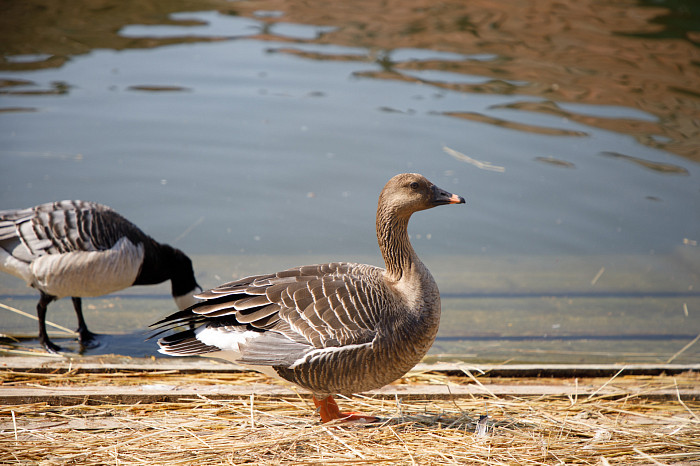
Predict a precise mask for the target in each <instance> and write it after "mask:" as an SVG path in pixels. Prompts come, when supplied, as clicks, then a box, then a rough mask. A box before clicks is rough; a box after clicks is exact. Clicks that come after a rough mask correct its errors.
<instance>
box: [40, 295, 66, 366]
mask: <svg viewBox="0 0 700 466" xmlns="http://www.w3.org/2000/svg"><path fill="white" fill-rule="evenodd" d="M40 293H41V297H40V298H39V303H38V304H37V305H36V315H37V318H38V319H39V343H41V346H43V347H44V349H45V350H46V351H48V352H49V353H54V354H58V353H59V352H60V351H61V347H60V346H58V345H56V344H55V343H52V342H51V340H49V336H48V334H47V333H46V308H47V307H48V306H49V304H50V303H51V302H52V301H54V300H55V299H56V297H55V296H51V295H49V294H46V293H44V292H43V291H41V292H40Z"/></svg>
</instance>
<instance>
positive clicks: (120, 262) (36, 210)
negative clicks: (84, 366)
mask: <svg viewBox="0 0 700 466" xmlns="http://www.w3.org/2000/svg"><path fill="white" fill-rule="evenodd" d="M0 270H2V271H4V272H7V273H9V274H11V275H15V276H16V277H19V278H22V279H24V280H25V281H26V282H27V285H29V286H32V287H34V288H36V289H37V290H39V293H41V297H40V299H39V304H37V307H36V308H37V314H38V317H39V342H40V343H41V345H42V346H43V347H44V348H45V349H46V350H47V351H49V352H52V353H56V352H58V351H60V349H61V348H60V347H59V346H58V345H56V344H54V343H52V342H51V340H49V337H48V336H47V334H46V308H47V307H48V305H49V303H51V302H52V301H54V300H56V299H58V298H62V297H64V296H71V297H72V298H73V307H74V308H75V313H76V315H77V317H78V336H79V339H80V344H81V347H83V348H85V347H89V346H90V345H92V344H93V343H94V338H95V334H93V333H92V332H90V330H88V328H87V325H86V323H85V319H84V318H83V310H82V302H81V299H80V298H81V297H87V296H101V295H105V294H108V293H112V292H114V291H118V290H121V289H124V288H128V287H130V286H132V285H153V284H156V283H161V282H164V281H165V280H170V281H171V283H172V292H173V297H174V298H175V302H176V304H177V305H178V307H179V309H186V308H188V307H189V306H191V305H192V304H194V303H195V302H196V300H195V299H194V298H193V295H194V293H196V292H198V291H201V290H202V289H201V288H200V287H199V285H197V282H196V281H195V278H194V271H193V270H192V261H190V259H189V257H187V256H186V255H185V254H184V253H183V252H182V251H180V250H178V249H175V248H173V247H171V246H168V245H167V244H159V243H157V242H156V241H155V240H154V239H153V238H151V237H150V236H148V235H146V234H145V233H144V232H142V231H141V230H140V229H139V228H138V227H137V226H136V225H134V224H133V223H131V222H129V221H128V220H127V219H125V218H124V217H122V216H121V215H119V214H118V213H117V212H115V211H114V210H112V209H110V208H109V207H107V206H104V205H100V204H97V203H94V202H84V201H59V202H53V203H47V204H41V205H38V206H36V207H31V208H29V209H20V210H4V211H0Z"/></svg>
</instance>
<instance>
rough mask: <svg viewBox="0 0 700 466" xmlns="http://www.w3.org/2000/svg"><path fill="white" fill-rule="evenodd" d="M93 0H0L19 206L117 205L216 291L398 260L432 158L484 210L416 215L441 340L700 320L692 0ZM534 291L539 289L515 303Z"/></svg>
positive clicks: (5, 146)
mask: <svg viewBox="0 0 700 466" xmlns="http://www.w3.org/2000/svg"><path fill="white" fill-rule="evenodd" d="M100 5H101V6H100V8H94V4H93V2H91V1H90V0H82V1H76V2H49V3H46V2H40V1H39V0H27V1H23V2H9V4H8V5H6V10H5V11H4V14H3V15H2V17H1V18H0V52H1V54H2V61H0V119H2V122H1V123H2V124H1V126H0V154H2V157H3V168H2V170H0V196H1V197H0V209H4V208H12V207H28V206H30V205H34V204H38V203H40V202H46V201H51V200H57V199H62V198H85V199H89V200H97V201H101V202H104V203H106V204H109V205H112V206H113V207H115V208H117V210H119V211H120V212H121V213H123V214H124V215H125V216H127V217H128V218H130V219H131V220H133V221H135V223H137V224H139V225H140V226H142V227H143V228H144V229H145V230H146V231H147V232H148V233H150V234H152V235H153V236H154V237H156V238H157V239H159V240H162V241H164V242H170V243H173V244H175V245H176V246H178V247H180V248H182V249H184V250H185V251H187V252H188V253H190V254H191V255H192V256H193V257H195V265H196V268H197V274H198V280H199V281H200V283H202V284H203V285H204V286H207V287H211V286H215V285H217V284H219V283H220V282H221V281H225V280H228V279H231V278H234V275H236V274H240V273H260V272H265V271H270V270H277V269H278V268H283V267H290V266H295V265H299V264H302V263H311V262H316V261H324V260H342V259H348V260H358V261H359V260H362V261H365V262H370V263H374V264H379V263H380V258H379V257H378V253H377V249H376V240H375V237H374V231H373V229H374V208H375V207H376V196H377V194H378V192H379V190H380V188H381V186H382V185H383V183H384V182H385V181H386V180H387V179H388V178H389V177H390V176H391V175H393V174H395V173H396V172H399V171H420V172H423V173H424V174H426V175H427V176H428V177H429V178H430V179H432V180H433V181H435V182H436V184H438V185H440V186H443V187H444V188H446V189H449V190H451V191H453V192H456V193H459V194H461V195H464V196H465V197H466V198H467V207H466V208H465V209H464V210H463V211H460V212H458V213H455V212H454V211H453V212H433V211H431V212H430V213H426V214H421V215H416V216H415V218H414V219H413V220H412V225H411V234H412V241H413V243H414V246H415V247H416V249H417V250H418V252H419V254H421V256H422V257H424V258H425V261H426V263H427V264H428V265H429V266H430V268H431V270H432V271H433V273H434V275H435V276H436V278H437V280H438V283H439V285H440V287H441V289H442V290H443V292H444V293H445V296H446V299H445V300H444V307H445V322H447V323H446V325H445V326H443V328H442V329H441V340H440V341H439V345H438V346H437V347H436V350H435V351H438V352H440V351H442V352H445V353H453V352H454V351H461V352H462V353H464V354H466V353H470V352H476V353H478V351H472V350H470V349H468V348H467V346H469V345H470V344H472V343H473V342H472V343H470V342H469V335H472V337H473V336H474V335H478V334H479V333H480V332H486V333H489V332H490V333H494V335H496V337H504V338H505V337H508V338H511V340H507V339H506V340H507V341H509V342H510V343H508V345H510V346H508V345H505V346H503V348H505V349H504V350H503V354H504V355H505V354H506V353H507V352H508V350H509V349H510V350H514V348H515V347H514V346H512V344H514V343H513V342H515V341H516V340H517V338H521V337H522V338H535V337H537V338H540V337H541V336H542V335H543V334H545V333H546V334H547V335H550V334H552V333H555V334H557V335H558V336H559V337H561V338H565V337H567V335H568V336H569V337H570V336H572V335H573V336H576V335H578V336H579V337H580V338H579V342H581V341H583V340H586V338H583V337H585V335H588V334H591V335H592V334H601V332H602V333H604V331H606V330H607V329H612V331H611V334H612V335H618V336H620V335H622V334H623V333H624V331H625V330H626V329H629V328H630V327H631V326H634V327H635V335H652V334H653V335H657V332H656V330H658V329H660V328H663V329H664V330H663V331H659V333H660V334H662V336H666V337H668V338H671V337H673V336H675V337H674V338H676V337H677V338H676V340H674V342H673V343H668V342H666V343H668V345H666V346H664V349H663V351H662V350H659V354H664V355H665V354H667V352H668V351H672V348H674V347H675V346H674V345H678V344H680V340H682V339H683V338H686V337H688V335H690V334H692V333H695V334H697V333H700V319H699V318H698V315H699V314H698V313H697V312H696V309H697V296H696V295H694V294H693V293H694V292H695V291H696V290H697V289H698V288H700V258H699V256H698V249H697V241H698V235H699V234H700V210H699V209H698V208H697V206H698V205H700V191H698V186H700V183H698V176H699V170H698V162H700V145H698V140H700V134H699V133H700V129H699V126H698V124H697V115H698V114H700V95H699V94H698V92H697V83H698V82H700V67H698V66H697V64H698V63H700V52H699V48H698V47H697V45H698V29H700V28H699V27H698V26H699V24H700V22H699V21H698V11H697V7H695V6H694V3H693V2H692V1H661V2H646V1H640V2H638V4H637V5H633V4H630V2H623V3H620V4H616V3H610V2H607V3H606V2H597V1H594V0H583V1H580V2H564V3H562V2H555V1H540V2H516V1H510V0H500V1H491V0H488V1H487V0H475V1H470V2H462V1H457V0H452V1H447V2H440V3H438V4H436V3H435V2H429V1H426V0H407V1H405V2H401V3H400V4H394V3H391V4H386V3H383V2H371V1H369V2H360V3H357V2H354V3H343V2H331V3H329V4H325V5H323V6H322V7H321V5H319V4H318V3H317V2H312V3H308V2H301V1H299V0H290V1H287V2H281V3H280V2H270V1H267V0H251V1H247V2H230V1H221V0H175V1H171V2H153V1H140V2H132V1H126V2H116V1H114V0H105V1H103V2H100ZM16 25H21V27H16ZM37 160H39V161H41V163H37ZM628 162H631V163H628ZM670 175H677V176H670ZM207 255H215V256H216V257H217V258H219V262H217V263H215V264H214V263H211V262H210V261H206V260H202V259H201V257H202V256H207ZM251 258H256V259H255V260H263V259H259V258H266V260H269V263H265V264H260V267H259V268H258V267H254V266H252V265H251V264H252V262H251V261H252V260H253V259H251ZM360 258H363V259H360ZM522 258H525V259H522ZM572 258H574V259H572ZM569 260H571V261H572V262H570V263H569V262H568V261H569ZM480 261H486V262H480ZM628 261H632V262H635V263H636V262H641V263H643V266H634V265H632V266H629V265H628ZM564 263H566V265H563V264H564ZM522 264H527V266H522ZM263 265H265V266H269V267H270V269H268V268H263ZM543 267H545V268H546V267H551V270H549V271H548V273H547V274H540V273H539V272H540V271H541V270H542V268H543ZM549 272H551V273H549ZM601 274H602V275H601ZM594 277H595V280H593V278H594ZM12 280H13V279H10V278H7V277H6V276H0V294H4V295H5V296H9V297H18V301H20V302H22V306H23V307H26V306H24V303H25V302H26V303H29V302H30V301H31V300H28V299H25V298H23V297H22V294H23V293H25V294H29V293H30V292H28V291H27V290H24V288H22V287H21V286H20V285H21V284H20V285H18V284H17V282H16V281H12ZM601 287H606V288H605V290H606V292H609V293H610V294H609V295H606V296H602V295H600V294H598V295H596V294H595V293H594V292H596V291H599V290H600V288H601ZM485 290H486V291H487V292H489V293H490V292H494V293H495V295H493V296H491V297H490V301H486V302H480V301H478V300H477V299H476V298H475V297H476V296H479V293H483V292H484V291H485ZM533 290H534V291H533ZM572 290H575V291H576V292H577V293H583V294H575V293H574V294H572V295H571V298H570V299H569V300H567V299H565V298H564V296H566V295H567V293H571V291H572ZM631 290H632V291H635V292H636V291H639V290H642V291H644V292H649V291H650V290H652V291H653V292H654V293H662V292H668V291H673V292H683V293H687V294H686V295H683V296H681V297H679V296H678V295H674V296H673V297H670V296H669V297H666V298H659V296H661V295H658V294H655V295H654V297H655V298H654V299H655V300H651V299H647V298H639V296H637V295H634V296H632V295H630V294H629V293H630V291H631ZM517 291H521V292H525V293H526V294H527V293H528V292H535V293H538V296H540V297H539V298H537V299H530V298H528V297H527V296H529V295H527V296H525V295H523V296H524V297H523V296H521V298H522V302H518V303H516V304H514V302H515V301H516V300H515V299H511V300H508V301H505V302H504V301H502V300H499V296H501V297H502V296H503V295H507V294H508V293H511V295H512V293H513V292H517ZM548 293H549V295H550V296H556V297H557V299H558V300H557V301H556V303H554V304H552V303H551V302H547V301H546V300H545V298H544V296H547V295H548ZM465 295H468V296H471V297H472V298H470V299H462V298H459V299H458V298H457V297H463V296H465ZM496 295H498V296H496ZM583 297H586V299H583ZM657 298H658V299H657ZM32 299H33V298H32ZM165 302H168V301H167V300H164V303H165ZM161 304H162V305H163V306H165V304H163V303H161ZM161 304H159V306H160V305H161ZM121 305H123V307H124V312H138V309H136V308H135V307H134V306H137V304H136V302H135V301H128V300H127V302H126V304H125V303H121ZM140 305H149V306H150V304H144V303H140V304H138V306H140ZM32 307H33V306H32V305H29V306H28V307H26V308H27V309H28V310H29V309H31V308H32ZM166 309H169V308H167V307H164V308H163V309H160V310H159V311H158V312H155V311H153V312H151V314H149V317H153V318H154V320H155V319H157V318H158V317H162V315H163V314H164V313H167V312H168V311H167V310H166ZM601 309H605V310H606V311H607V312H608V313H607V314H605V315H602V314H600V311H601ZM620 309H623V310H624V311H623V312H622V313H620V312H617V311H619V310H620ZM660 310H663V313H661V312H659V311H660ZM662 314H663V322H661V319H662V317H660V316H662ZM59 315H60V314H59ZM630 316H634V317H630ZM70 318H71V316H70V310H67V311H66V319H68V320H67V324H68V325H72V321H71V320H70ZM102 318H103V319H106V318H105V317H104V316H103V317H102ZM594 320H595V326H594V331H593V330H591V332H588V333H586V331H584V327H585V326H586V323H590V322H593V321H594ZM104 322H108V323H109V325H108V327H107V328H112V329H115V333H118V332H120V333H130V332H133V331H136V328H127V329H125V328H122V327H119V322H118V320H116V321H112V320H107V321H104ZM504 322H505V324H504ZM509 323H510V324H512V326H513V327H512V328H511V327H505V328H503V325H508V324H509ZM3 325H4V327H3V328H2V329H0V330H12V328H14V327H12V328H9V327H8V325H9V324H7V323H6V324H3ZM13 325H14V324H13ZM18 325H19V324H18ZM139 325H141V323H140V324H139ZM557 325H558V326H559V327H554V326H557ZM19 328H20V327H17V329H19ZM21 328H22V329H24V327H21ZM681 330H683V331H681ZM23 331H24V330H23ZM452 331H455V332H456V334H455V335H452V336H454V337H455V338H459V339H460V340H459V341H463V342H466V343H464V344H462V343H456V342H455V341H453V340H450V335H449V334H450V332H452ZM595 332H597V333H595ZM30 333H31V332H30ZM560 341H563V340H560ZM567 341H568V340H567ZM653 341H654V342H656V340H653ZM492 343H493V342H489V343H488V345H491V344H492ZM499 344H502V342H501V343H499ZM567 344H568V345H573V343H571V342H568V343H567ZM614 344H615V343H614V342H613V343H610V346H609V348H614ZM639 344H640V345H645V344H646V343H644V342H642V343H639ZM654 344H656V343H654ZM460 345H461V346H460ZM465 345H466V346H465ZM581 345H583V346H586V345H588V346H587V348H588V350H587V351H589V352H588V353H587V354H589V355H590V354H592V352H591V351H592V350H593V347H594V346H595V344H590V343H586V344H584V343H581ZM482 346H483V345H482ZM526 346H527V348H525V347H522V348H520V350H522V354H526V353H527V352H528V351H532V353H531V354H536V355H538V356H537V357H540V356H541V355H542V353H538V350H537V348H533V347H532V345H530V343H528V344H527V345H526ZM681 347H682V344H681ZM625 348H626V350H625V351H627V352H628V354H632V353H634V350H633V349H631V348H629V346H626V347H625ZM499 351H500V350H499ZM547 351H550V352H551V351H554V349H552V348H549V349H547ZM571 351H572V352H575V350H574V349H572V350H571ZM433 354H435V353H433ZM499 354H500V353H499ZM527 354H530V353H527ZM572 354H573V353H572ZM688 354H691V355H694V354H696V353H690V352H689V353H686V356H687V355H688ZM582 357H583V356H582ZM635 357H636V356H635ZM654 357H656V356H654ZM659 357H660V358H662V359H663V356H659ZM504 359H505V358H504Z"/></svg>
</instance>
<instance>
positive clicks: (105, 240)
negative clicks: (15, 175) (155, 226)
mask: <svg viewBox="0 0 700 466" xmlns="http://www.w3.org/2000/svg"><path fill="white" fill-rule="evenodd" d="M124 236H127V237H129V239H130V240H131V241H132V243H134V244H137V242H138V241H139V240H140V239H141V238H142V237H144V236H145V234H144V233H142V232H141V231H140V230H139V229H138V227H136V226H135V225H133V224H132V223H131V222H129V221H128V220H126V219H125V218H124V217H122V216H121V215H119V214H118V213H117V212H115V211H113V210H112V209H111V208H109V207H107V206H104V205H101V204H97V203H94V202H85V201H59V202H52V203H47V204H41V205H38V206H36V207H31V208H28V209H20V210H6V211H0V247H2V248H3V249H4V250H6V251H8V253H10V254H12V256H14V257H15V258H16V259H19V260H22V261H24V262H27V263H28V262H31V261H32V260H33V259H36V258H37V257H41V256H43V255H45V254H60V253H66V252H73V251H102V250H107V249H110V248H111V247H112V246H114V244H115V243H116V242H117V241H119V239H120V238H122V237H124Z"/></svg>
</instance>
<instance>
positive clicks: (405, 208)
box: [379, 173, 464, 217]
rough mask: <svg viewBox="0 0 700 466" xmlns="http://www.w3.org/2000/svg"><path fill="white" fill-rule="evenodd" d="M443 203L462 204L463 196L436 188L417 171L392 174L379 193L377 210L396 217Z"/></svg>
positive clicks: (407, 215)
mask: <svg viewBox="0 0 700 466" xmlns="http://www.w3.org/2000/svg"><path fill="white" fill-rule="evenodd" d="M445 204H464V198H463V197H462V196H458V195H456V194H452V193H449V192H447V191H445V190H444V189H441V188H438V187H437V186H435V185H434V184H433V183H431V182H430V181H429V180H428V179H427V178H425V177H424V176H423V175H420V174H418V173H402V174H400V175H396V176H394V177H393V178H392V179H390V180H389V181H388V182H387V184H386V185H385V186H384V189H383V190H382V193H381V194H380V195H379V210H380V211H385V210H386V211H388V213H390V214H393V215H396V216H398V217H410V216H411V214H412V213H414V212H418V211H420V210H425V209H431V208H433V207H437V206H439V205H445Z"/></svg>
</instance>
